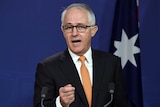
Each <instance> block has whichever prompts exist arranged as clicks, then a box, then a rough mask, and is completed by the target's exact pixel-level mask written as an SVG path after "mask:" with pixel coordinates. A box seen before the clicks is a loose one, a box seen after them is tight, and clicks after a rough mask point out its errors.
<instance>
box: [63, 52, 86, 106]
mask: <svg viewBox="0 0 160 107" xmlns="http://www.w3.org/2000/svg"><path fill="white" fill-rule="evenodd" d="M60 61H61V65H60V66H61V68H62V71H63V73H64V75H65V76H66V78H68V80H69V82H70V83H71V84H72V85H73V86H74V87H75V88H76V89H75V90H76V93H77V95H78V96H79V97H80V99H81V100H82V102H84V104H85V105H86V104H87V99H86V97H85V93H84V90H83V86H82V84H81V80H80V77H79V74H78V71H77V69H76V66H75V64H74V63H73V60H72V58H71V56H70V54H69V52H68V50H66V51H65V52H64V54H63V55H62V56H61V57H60Z"/></svg>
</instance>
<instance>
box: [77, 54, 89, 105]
mask: <svg viewBox="0 0 160 107" xmlns="http://www.w3.org/2000/svg"><path fill="white" fill-rule="evenodd" d="M79 60H80V61H81V68H80V71H81V76H82V83H83V89H84V91H85V94H86V97H87V100H88V104H89V107H91V102H92V85H91V81H90V77H89V72H88V70H87V68H86V66H85V63H84V61H85V60H86V58H85V56H80V58H79Z"/></svg>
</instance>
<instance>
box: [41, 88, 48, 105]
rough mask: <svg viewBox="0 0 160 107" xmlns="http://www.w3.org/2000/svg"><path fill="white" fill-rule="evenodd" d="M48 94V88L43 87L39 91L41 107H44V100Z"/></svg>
mask: <svg viewBox="0 0 160 107" xmlns="http://www.w3.org/2000/svg"><path fill="white" fill-rule="evenodd" d="M47 93H48V87H43V88H42V91H41V107H44V104H43V103H44V99H45V97H46V95H47Z"/></svg>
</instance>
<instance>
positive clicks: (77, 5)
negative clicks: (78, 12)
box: [61, 3, 96, 25]
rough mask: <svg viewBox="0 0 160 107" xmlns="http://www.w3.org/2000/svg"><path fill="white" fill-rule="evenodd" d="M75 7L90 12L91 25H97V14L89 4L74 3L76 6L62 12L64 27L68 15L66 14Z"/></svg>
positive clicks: (72, 5) (70, 6)
mask: <svg viewBox="0 0 160 107" xmlns="http://www.w3.org/2000/svg"><path fill="white" fill-rule="evenodd" d="M73 7H76V8H83V9H85V10H87V11H88V19H89V22H90V24H91V25H95V24H96V18H95V14H94V12H93V11H92V9H91V8H90V7H89V6H88V5H87V4H84V3H74V4H71V5H69V6H68V7H67V8H66V9H65V10H64V11H63V12H62V14H61V24H62V25H63V21H64V17H65V15H66V12H67V11H68V9H70V8H73Z"/></svg>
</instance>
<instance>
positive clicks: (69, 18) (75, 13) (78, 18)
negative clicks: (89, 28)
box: [64, 7, 89, 24]
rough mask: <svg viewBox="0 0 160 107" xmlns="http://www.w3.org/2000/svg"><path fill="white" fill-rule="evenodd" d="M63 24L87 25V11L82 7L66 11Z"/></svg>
mask: <svg viewBox="0 0 160 107" xmlns="http://www.w3.org/2000/svg"><path fill="white" fill-rule="evenodd" d="M64 23H72V24H76V23H82V24H88V23H89V19H88V11H87V10H86V9H84V8H82V7H72V8H69V9H68V10H67V11H66V14H65V16H64Z"/></svg>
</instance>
